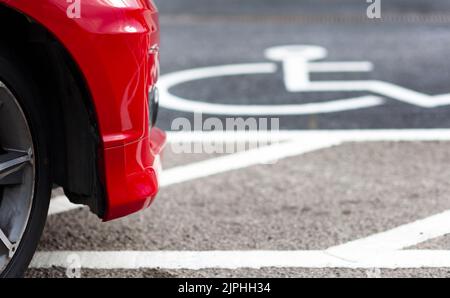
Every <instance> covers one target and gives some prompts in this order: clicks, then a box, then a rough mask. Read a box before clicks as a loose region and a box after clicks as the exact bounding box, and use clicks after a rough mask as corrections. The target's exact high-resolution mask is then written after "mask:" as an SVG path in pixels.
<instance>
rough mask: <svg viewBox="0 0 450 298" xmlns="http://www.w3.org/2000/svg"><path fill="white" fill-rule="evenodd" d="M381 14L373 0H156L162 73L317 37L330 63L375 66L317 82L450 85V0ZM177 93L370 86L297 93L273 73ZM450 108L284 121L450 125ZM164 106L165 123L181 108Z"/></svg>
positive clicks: (290, 97)
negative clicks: (374, 13)
mask: <svg viewBox="0 0 450 298" xmlns="http://www.w3.org/2000/svg"><path fill="white" fill-rule="evenodd" d="M380 2H381V11H380V13H381V17H382V18H381V19H369V18H368V17H367V14H366V12H367V8H368V6H369V5H370V3H366V1H364V0H343V1H334V0H279V1H271V0H245V1H242V0H156V3H157V5H158V6H159V8H160V12H161V26H162V51H161V52H162V56H161V61H162V67H161V69H162V74H167V73H171V72H174V71H179V70H185V69H192V68H198V67H208V66H214V65H233V64H240V63H257V62H269V61H268V60H267V59H266V58H265V56H264V51H265V49H267V48H270V47H273V46H279V45H286V44H287V45H291V44H294V45H305V44H306V45H318V46H321V47H324V48H326V50H327V51H328V56H327V58H325V59H324V60H326V61H370V62H372V63H373V65H374V69H373V71H371V72H363V73H358V72H355V73H333V74H330V73H328V74H327V73H321V74H313V75H312V79H314V80H329V79H333V80H334V79H338V80H356V79H358V80H372V79H373V80H382V81H388V82H391V83H394V84H397V85H400V86H403V87H406V88H409V89H413V90H416V91H420V92H422V93H427V94H430V95H436V94H444V93H450V84H449V82H450V61H449V59H447V56H448V53H449V50H450V34H449V31H450V29H449V26H450V2H449V1H446V0H429V1H423V0H422V1H421V0H389V1H388V0H380ZM171 93H173V94H175V95H177V96H179V97H182V98H189V99H195V100H196V101H203V102H212V103H223V104H247V105H252V104H266V105H272V104H280V105H281V104H295V103H320V102H326V101H329V100H331V99H338V98H347V97H358V96H364V95H366V94H367V93H364V92H362V93H361V92H345V93H342V92H339V93H333V92H328V93H317V92H316V93H314V92H312V93H295V92H287V91H286V88H285V87H284V78H283V73H282V67H279V71H277V72H276V74H274V75H261V74H252V75H242V76H233V77H218V78H209V79H203V80H197V81H191V82H185V83H183V84H178V85H177V86H174V87H173V88H172V89H171ZM449 113H450V109H449V108H448V107H446V106H443V107H440V108H438V109H424V108H422V107H418V106H415V105H408V104H405V103H402V102H399V101H397V100H395V99H394V100H390V99H387V100H386V104H384V105H382V106H377V107H371V108H366V109H358V110H353V111H345V112H339V113H327V114H320V113H318V114H311V115H292V116H286V117H281V123H280V124H281V127H282V128H284V129H351V128H363V129H364V128H432V127H448V126H449V125H450V117H448V115H449ZM189 114H190V113H183V112H180V111H173V110H167V109H162V112H161V117H160V122H159V123H160V126H162V127H163V128H165V129H170V124H171V121H172V119H174V118H175V117H177V116H184V117H191V115H189Z"/></svg>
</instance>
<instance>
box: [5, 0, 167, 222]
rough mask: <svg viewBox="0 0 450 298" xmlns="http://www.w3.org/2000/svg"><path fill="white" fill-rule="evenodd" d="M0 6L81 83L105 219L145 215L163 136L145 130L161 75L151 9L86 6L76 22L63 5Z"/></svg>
mask: <svg viewBox="0 0 450 298" xmlns="http://www.w3.org/2000/svg"><path fill="white" fill-rule="evenodd" d="M0 3H5V4H6V5H8V6H10V7H12V8H14V9H16V10H18V11H20V12H22V13H23V14H25V15H27V16H28V17H30V18H32V19H34V20H35V21H37V22H38V23H40V24H41V25H43V26H44V27H45V28H47V30H49V31H50V32H51V33H53V35H54V36H55V38H57V39H58V40H59V41H60V42H61V44H62V45H64V47H65V48H66V49H67V51H68V52H69V53H70V55H71V56H72V58H73V60H74V61H75V62H76V64H77V65H78V67H79V69H80V71H81V72H82V74H83V76H84V78H85V81H86V83H87V85H88V86H87V87H88V89H89V91H90V93H91V97H92V100H93V105H94V108H95V112H96V117H97V122H98V128H99V132H100V135H101V141H102V142H101V143H102V148H100V151H101V152H100V160H99V166H100V167H102V169H103V171H101V172H103V176H104V177H103V179H104V181H103V182H104V184H105V190H106V197H107V204H106V205H107V208H106V212H105V215H104V217H103V219H104V220H111V219H115V218H118V217H121V216H124V215H127V214H130V213H133V212H136V211H138V210H141V209H142V208H145V207H147V206H148V205H149V204H150V203H151V201H152V200H153V198H154V197H155V195H156V193H157V191H158V181H157V174H156V172H157V171H156V170H155V167H157V166H158V165H155V164H154V163H155V160H159V159H158V154H159V151H158V150H161V147H162V145H163V144H164V142H165V135H164V133H163V132H161V131H160V130H158V129H157V128H153V129H150V128H149V120H148V119H149V104H148V100H147V99H148V92H149V90H150V88H152V87H153V86H154V85H155V84H156V81H157V79H158V75H159V57H158V55H159V52H158V49H159V23H158V11H157V9H156V8H155V6H154V5H153V3H152V2H151V1H147V0H120V1H116V0H83V1H81V6H80V17H79V18H70V17H69V16H68V11H69V9H70V5H71V3H67V2H66V1H62V0H40V1H30V0H0ZM158 148H159V149H158ZM157 149H158V150H157Z"/></svg>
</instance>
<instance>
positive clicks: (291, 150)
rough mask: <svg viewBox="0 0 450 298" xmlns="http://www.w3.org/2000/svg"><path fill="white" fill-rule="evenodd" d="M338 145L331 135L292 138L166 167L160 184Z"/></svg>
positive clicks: (188, 179)
mask: <svg viewBox="0 0 450 298" xmlns="http://www.w3.org/2000/svg"><path fill="white" fill-rule="evenodd" d="M337 144H339V142H338V141H336V140H334V139H332V138H331V139H322V140H314V141H304V140H303V141H290V142H287V143H280V144H274V145H268V146H265V147H262V148H258V149H252V150H249V151H244V152H239V153H234V154H231V155H225V156H221V157H217V158H213V159H209V160H205V161H201V162H196V163H193V164H189V165H186V166H180V167H176V168H172V169H168V170H165V171H163V173H162V175H161V186H169V185H173V184H176V183H181V182H185V181H190V180H194V179H198V178H202V177H208V176H212V175H215V174H219V173H224V172H228V171H232V170H237V169H241V168H246V167H249V166H253V165H257V164H267V163H271V162H273V161H276V160H279V159H282V158H287V157H291V156H297V155H300V154H304V153H307V152H312V151H316V150H319V149H323V148H328V147H331V146H333V145H337Z"/></svg>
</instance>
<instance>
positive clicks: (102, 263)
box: [30, 250, 450, 270]
mask: <svg viewBox="0 0 450 298" xmlns="http://www.w3.org/2000/svg"><path fill="white" fill-rule="evenodd" d="M72 254H76V255H78V256H80V259H81V267H82V268H87V269H143V268H155V269H190V270H199V269H208V268H218V269H239V268H254V269H260V268H267V267H277V268H351V269H357V268H363V269H364V268H366V269H370V268H390V269H396V268H450V251H447V250H445V251H434V250H429V251H427V250H407V251H390V252H384V253H379V254H373V253H366V254H364V256H363V258H361V259H358V260H354V261H347V260H345V259H341V258H339V257H335V256H332V255H330V254H328V253H327V252H326V251H314V250H310V251H301V250H300V251H103V252H96V251H58V252H38V253H36V255H35V256H34V258H33V261H32V262H31V265H30V267H31V268H53V267H67V266H68V265H69V264H68V263H67V260H68V257H69V256H70V255H72Z"/></svg>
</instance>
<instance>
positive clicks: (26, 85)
mask: <svg viewBox="0 0 450 298" xmlns="http://www.w3.org/2000/svg"><path fill="white" fill-rule="evenodd" d="M20 61H21V60H20V59H18V58H17V57H16V56H15V55H14V54H13V53H11V52H9V51H8V50H5V49H2V48H1V47H0V277H20V276H22V275H23V274H24V272H25V270H26V268H27V267H28V265H29V263H30V261H31V259H32V257H33V255H34V253H35V251H36V248H37V245H38V242H39V238H40V236H41V233H42V230H43V228H44V224H45V221H46V218H47V212H48V205H49V200H50V192H51V185H50V178H49V172H50V170H49V158H48V151H47V146H46V143H47V142H46V139H45V131H46V130H45V125H44V122H42V121H41V120H42V119H43V118H44V117H42V113H40V112H39V111H40V109H39V105H38V102H39V101H38V97H37V92H35V90H36V89H35V88H34V87H33V86H34V85H33V82H32V80H30V78H29V77H28V76H27V71H26V68H24V67H23V66H22V65H21V63H20Z"/></svg>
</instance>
